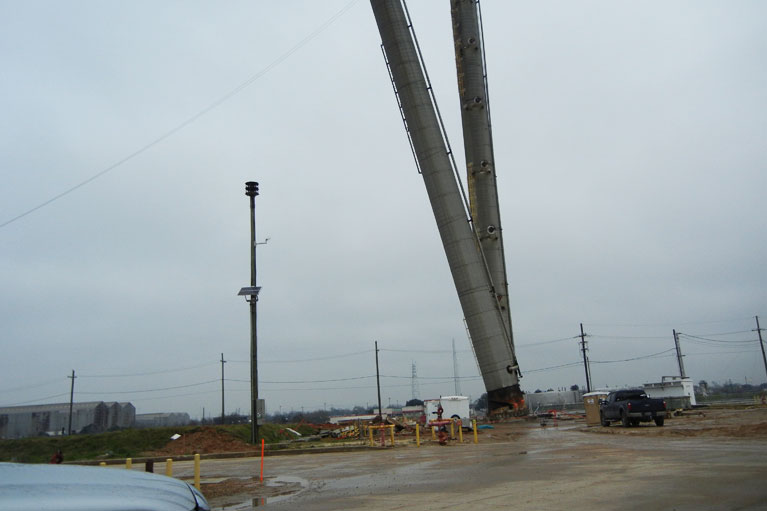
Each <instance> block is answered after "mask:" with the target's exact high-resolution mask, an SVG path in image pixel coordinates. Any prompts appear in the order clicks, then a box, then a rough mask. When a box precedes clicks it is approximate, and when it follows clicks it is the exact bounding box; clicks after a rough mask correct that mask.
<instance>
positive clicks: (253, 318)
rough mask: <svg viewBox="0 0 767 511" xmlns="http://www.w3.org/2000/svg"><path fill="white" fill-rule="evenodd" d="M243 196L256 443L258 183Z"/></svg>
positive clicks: (252, 437)
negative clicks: (247, 221) (247, 204)
mask: <svg viewBox="0 0 767 511" xmlns="http://www.w3.org/2000/svg"><path fill="white" fill-rule="evenodd" d="M245 195H247V196H248V197H249V198H250V287H251V288H252V292H253V294H252V295H250V300H249V302H250V417H251V427H250V441H251V443H253V444H257V443H258V333H257V325H258V323H257V319H258V316H257V309H256V304H257V303H258V291H259V290H258V287H257V286H256V196H257V195H258V183H256V182H255V181H248V182H247V183H245Z"/></svg>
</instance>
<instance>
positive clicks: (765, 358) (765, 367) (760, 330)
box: [754, 316, 767, 373]
mask: <svg viewBox="0 0 767 511" xmlns="http://www.w3.org/2000/svg"><path fill="white" fill-rule="evenodd" d="M754 317H755V318H756V331H757V332H758V333H759V347H760V348H762V360H763V361H764V372H765V373H767V356H765V354H764V342H763V341H762V329H761V328H760V327H759V316H754Z"/></svg>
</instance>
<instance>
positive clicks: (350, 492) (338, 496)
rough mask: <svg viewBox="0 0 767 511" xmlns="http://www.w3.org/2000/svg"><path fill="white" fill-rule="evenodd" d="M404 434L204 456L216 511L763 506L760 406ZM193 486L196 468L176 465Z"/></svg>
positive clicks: (766, 468) (765, 464)
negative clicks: (349, 443) (321, 449)
mask: <svg viewBox="0 0 767 511" xmlns="http://www.w3.org/2000/svg"><path fill="white" fill-rule="evenodd" d="M422 439H423V441H424V443H423V445H422V446H421V447H420V448H417V447H415V442H414V439H413V438H411V437H406V436H400V437H398V438H397V439H396V442H397V446H396V447H395V448H393V449H392V448H386V449H382V448H375V449H370V450H365V451H357V452H338V453H330V454H303V455H292V456H267V458H266V459H265V462H264V470H265V480H264V482H263V483H262V482H260V480H259V479H258V475H259V471H260V460H259V459H258V458H245V459H231V460H204V462H203V469H202V472H203V479H202V482H203V485H202V490H203V493H204V494H205V495H206V496H207V497H208V499H209V501H210V503H211V505H212V506H213V508H214V509H217V510H224V509H226V510H232V511H239V510H245V509H252V508H253V507H260V506H264V505H268V506H270V507H275V508H284V509H295V508H300V509H305V510H309V511H324V510H332V509H360V510H378V509H386V510H398V509H412V508H414V507H417V508H421V509H425V510H437V509H440V510H442V509H456V510H457V509H459V508H461V509H465V508H467V507H470V508H472V509H488V510H489V509H542V510H561V509H562V507H568V508H571V509H572V511H579V510H587V509H588V510H592V509H615V508H618V507H620V508H623V509H646V508H654V509H668V510H672V509H674V510H679V511H682V510H693V509H695V510H697V509H714V510H720V509H721V510H725V509H767V486H765V485H764V484H763V481H764V480H765V478H767V407H761V408H746V409H725V408H721V409H714V408H710V409H705V411H703V412H702V413H699V412H697V411H696V412H688V413H685V414H684V415H683V416H681V417H673V418H670V419H668V420H667V421H666V424H665V426H663V427H657V426H655V425H654V424H653V423H647V424H642V425H640V426H638V427H632V428H623V427H621V426H619V425H612V426H610V427H601V426H593V427H589V426H587V425H586V424H585V420H584V419H583V417H582V416H564V415H563V416H560V417H558V418H557V419H556V420H554V419H553V418H550V419H548V420H545V421H541V420H521V419H516V420H513V421H510V422H505V423H500V424H493V428H492V429H484V430H480V436H479V443H478V444H473V442H472V436H471V435H470V434H467V435H465V436H464V443H463V444H459V443H458V442H451V443H450V444H449V445H448V446H445V447H442V446H439V445H437V444H436V442H432V441H431V440H430V436H429V435H424V436H422ZM174 469H176V470H178V472H177V473H176V476H177V477H181V478H184V479H186V478H190V477H191V475H192V474H191V465H190V464H187V465H184V464H183V463H178V464H174Z"/></svg>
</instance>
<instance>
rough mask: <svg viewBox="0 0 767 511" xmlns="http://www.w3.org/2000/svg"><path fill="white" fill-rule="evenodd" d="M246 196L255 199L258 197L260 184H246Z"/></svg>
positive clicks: (252, 182)
mask: <svg viewBox="0 0 767 511" xmlns="http://www.w3.org/2000/svg"><path fill="white" fill-rule="evenodd" d="M245 195H247V196H248V197H255V196H256V195H258V183H257V182H255V181H248V182H247V183H245Z"/></svg>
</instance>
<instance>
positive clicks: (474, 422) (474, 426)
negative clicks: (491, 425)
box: [471, 419, 478, 444]
mask: <svg viewBox="0 0 767 511" xmlns="http://www.w3.org/2000/svg"><path fill="white" fill-rule="evenodd" d="M471 423H472V426H473V427H472V428H471V429H472V430H473V431H474V443H475V444H476V443H477V442H478V440H477V419H474V420H473V421H471Z"/></svg>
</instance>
